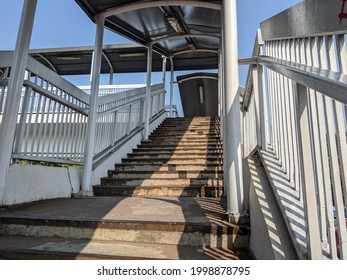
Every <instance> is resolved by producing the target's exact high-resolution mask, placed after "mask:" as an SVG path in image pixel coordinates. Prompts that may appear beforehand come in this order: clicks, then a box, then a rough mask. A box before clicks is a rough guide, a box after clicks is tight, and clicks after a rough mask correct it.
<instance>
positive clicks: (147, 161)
mask: <svg viewBox="0 0 347 280" xmlns="http://www.w3.org/2000/svg"><path fill="white" fill-rule="evenodd" d="M123 162H124V163H126V164H160V163H165V164H172V165H181V164H199V165H202V164H208V165H209V164H213V165H222V164H223V161H222V160H219V161H217V160H215V161H213V160H205V159H180V160H178V159H175V160H173V159H159V158H158V159H154V158H151V159H123Z"/></svg>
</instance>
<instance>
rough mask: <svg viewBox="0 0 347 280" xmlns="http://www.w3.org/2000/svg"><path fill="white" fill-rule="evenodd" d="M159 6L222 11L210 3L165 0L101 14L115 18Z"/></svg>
mask: <svg viewBox="0 0 347 280" xmlns="http://www.w3.org/2000/svg"><path fill="white" fill-rule="evenodd" d="M160 6H193V7H200V8H207V9H213V10H221V9H222V6H221V5H220V4H216V3H211V2H203V1H189V0H184V1H179V0H170V2H168V1H166V0H163V1H150V2H144V3H143V2H142V3H135V4H127V5H124V6H121V7H116V8H113V9H109V10H107V11H104V12H102V13H101V14H102V15H103V16H104V17H105V18H108V17H110V16H115V15H118V14H122V13H126V12H131V11H134V10H139V9H146V8H153V7H160Z"/></svg>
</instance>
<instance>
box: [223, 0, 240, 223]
mask: <svg viewBox="0 0 347 280" xmlns="http://www.w3.org/2000/svg"><path fill="white" fill-rule="evenodd" d="M222 19H223V21H224V44H223V45H224V46H223V47H224V48H223V53H224V67H225V69H224V73H223V74H224V76H225V92H224V94H225V124H224V128H225V131H224V132H225V134H224V176H225V177H224V183H225V184H226V192H227V201H228V203H227V204H228V207H227V208H228V209H227V214H228V216H229V220H230V221H231V222H233V223H239V222H242V219H241V218H242V216H243V215H244V211H245V209H244V207H245V201H244V189H243V187H244V186H243V173H242V155H241V111H240V99H239V91H238V90H239V73H238V45H237V44H238V35H237V11H236V0H223V16H222Z"/></svg>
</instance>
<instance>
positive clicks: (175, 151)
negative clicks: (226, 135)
mask: <svg viewBox="0 0 347 280" xmlns="http://www.w3.org/2000/svg"><path fill="white" fill-rule="evenodd" d="M187 152H189V154H198V155H199V154H200V155H201V154H204V155H206V154H208V155H210V154H218V155H221V154H222V152H223V150H222V149H206V148H202V149H200V150H198V149H196V148H193V149H175V148H172V149H168V148H153V149H133V153H134V154H144V153H146V154H160V153H161V154H163V153H166V154H170V155H173V154H175V155H180V154H184V155H186V154H187Z"/></svg>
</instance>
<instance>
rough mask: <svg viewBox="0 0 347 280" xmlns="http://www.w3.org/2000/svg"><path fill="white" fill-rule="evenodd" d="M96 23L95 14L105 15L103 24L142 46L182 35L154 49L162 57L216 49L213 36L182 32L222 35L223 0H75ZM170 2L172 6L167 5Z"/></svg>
mask: <svg viewBox="0 0 347 280" xmlns="http://www.w3.org/2000/svg"><path fill="white" fill-rule="evenodd" d="M75 1H76V2H77V3H78V5H79V6H80V7H81V8H82V9H83V10H84V11H85V13H86V14H87V15H88V16H89V17H90V18H91V19H92V20H93V21H94V22H95V17H96V16H98V15H104V16H106V19H105V26H106V27H107V28H109V29H111V30H112V31H114V32H116V33H118V34H121V35H122V36H124V37H126V38H128V39H130V40H133V41H135V42H137V43H139V44H142V45H148V44H149V43H150V42H151V41H154V40H157V39H161V38H166V37H170V36H177V35H181V36H182V38H177V39H175V40H170V41H161V42H158V43H157V44H155V45H154V46H153V49H154V50H155V51H156V52H158V53H160V54H162V55H165V56H170V55H173V54H174V53H175V52H178V51H182V50H196V49H203V48H204V49H205V48H209V49H213V50H218V49H219V44H220V42H219V40H216V39H214V38H199V39H197V38H194V37H189V38H186V37H184V36H185V35H194V34H199V35H214V36H219V37H220V34H221V12H220V7H221V4H222V1H221V0H219V1H203V0H180V1H175V0H171V1H163V0H162V1H160V0H157V1H148V0H138V1H126V0H75ZM171 3H172V6H171V5H169V4H171Z"/></svg>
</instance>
